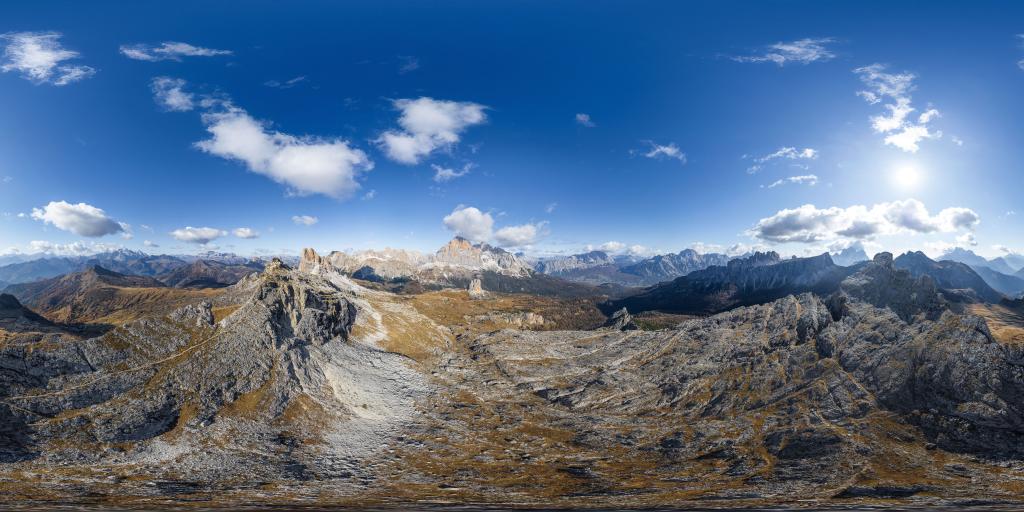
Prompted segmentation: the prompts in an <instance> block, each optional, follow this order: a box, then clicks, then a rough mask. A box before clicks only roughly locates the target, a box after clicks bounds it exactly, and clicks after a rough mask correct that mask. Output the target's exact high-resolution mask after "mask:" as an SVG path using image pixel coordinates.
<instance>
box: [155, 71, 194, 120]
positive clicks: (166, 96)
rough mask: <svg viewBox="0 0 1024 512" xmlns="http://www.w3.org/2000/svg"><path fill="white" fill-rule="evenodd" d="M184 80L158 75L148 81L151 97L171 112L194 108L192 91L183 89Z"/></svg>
mask: <svg viewBox="0 0 1024 512" xmlns="http://www.w3.org/2000/svg"><path fill="white" fill-rule="evenodd" d="M185 83H186V82H185V81H184V80H182V79H180V78H171V77H167V76H158V77H156V78H154V79H153V81H152V82H150V88H151V89H152V90H153V99H154V100H156V103H157V105H160V106H161V107H162V108H163V109H165V110H168V111H171V112H187V111H189V110H192V109H193V108H195V101H194V99H193V96H192V93H189V92H186V91H185Z"/></svg>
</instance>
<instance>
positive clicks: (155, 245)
mask: <svg viewBox="0 0 1024 512" xmlns="http://www.w3.org/2000/svg"><path fill="white" fill-rule="evenodd" d="M142 245H144V246H146V247H152V248H156V247H160V244H158V243H156V242H152V241H149V240H143V241H142Z"/></svg>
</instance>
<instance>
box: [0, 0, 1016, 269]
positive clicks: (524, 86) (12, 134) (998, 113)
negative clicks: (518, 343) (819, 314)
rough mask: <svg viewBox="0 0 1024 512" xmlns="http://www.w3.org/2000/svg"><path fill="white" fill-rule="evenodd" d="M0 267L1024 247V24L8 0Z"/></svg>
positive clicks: (855, 10)
mask: <svg viewBox="0 0 1024 512" xmlns="http://www.w3.org/2000/svg"><path fill="white" fill-rule="evenodd" d="M0 34H2V35H0V51H2V54H0V104H2V114H0V134H2V137H0V216H2V217H0V254H3V253H8V254H9V253H17V252H20V253H38V252H43V251H45V252H49V253H54V254H76V253H87V252H96V251H101V250H104V249H108V248H114V247H125V248H130V249H138V250H144V251H146V252H151V253H196V252H202V251H206V250H217V251H229V252H235V253H238V254H245V255H249V254H252V255H260V254H276V253H283V254H295V253H297V252H298V251H300V250H301V248H303V247H314V248H316V249H317V250H319V251H329V250H359V249H370V248H383V247H398V248H407V249H417V250H422V251H433V250H436V248H438V247H440V246H441V245H443V244H444V243H445V242H446V241H447V240H449V239H450V238H451V237H452V236H454V235H460V236H465V237H467V238H470V239H473V240H475V241H486V242H488V243H491V244H494V245H498V246H501V247H505V248H507V249H509V250H512V251H521V252H524V253H527V254H533V255H538V256H543V255H553V254H568V253H575V252H581V251H584V250H588V249H595V248H603V249H606V250H609V251H612V252H617V253H627V252H632V253H635V254H654V253H664V252H670V251H671V252H677V251H679V250H681V249H683V248H686V247H693V248H696V249H698V250H701V251H704V252H707V251H721V252H730V253H741V252H745V251H747V250H750V249H751V248H770V249H773V250H777V251H779V252H781V253H783V254H795V255H805V254H808V255H809V254H818V253H821V252H823V251H826V250H831V251H836V250H839V249H841V248H843V247H847V246H850V245H855V244H860V245H862V246H864V247H865V248H866V249H867V250H868V252H869V253H871V252H874V251H879V250H889V251H893V252H897V253H899V252H903V251H906V250H924V251H926V252H928V253H929V254H932V255H936V254H938V253H941V252H942V251H944V250H946V249H948V248H951V247H954V246H960V247H965V248H969V249H972V250H974V251H975V252H977V253H979V254H982V255H986V256H988V257H995V256H999V255H1001V254H1004V253H1006V252H1009V251H1014V252H1021V251H1024V229H1022V228H1024V220H1022V215H1024V201H1022V196H1021V191H1022V190H1024V173H1022V172H1021V169H1020V149H1019V148H1020V139H1021V135H1022V130H1024V127H1022V125H1021V124H1020V123H1019V120H1020V119H1021V118H1022V114H1024V97H1022V95H1021V94H1020V91H1021V88H1022V86H1024V36H1022V35H1021V34H1024V5H1021V4H1019V3H1011V2H971V3H970V4H964V3H960V2H958V3H953V2H928V3H927V4H924V3H920V2H819V1H814V2H799V1H787V2H770V1H763V2H644V1H639V2H603V1H597V2H568V1H567V2H558V3H552V2H539V1H538V2H468V1H467V2H456V1H451V2H443V3H437V2H412V1H409V2H391V1H372V2H355V1H353V2H327V1H323V2H311V1H310V2H288V3H282V2H259V1H257V2H246V3H245V4H244V7H243V4H239V3H235V2H190V1H178V2H175V3H174V8H173V9H171V8H168V6H167V5H166V4H156V3H148V2H133V3H128V2H123V3H114V2H102V3H89V4H83V3H81V2H48V1H36V2H19V3H14V2H5V3H3V4H0Z"/></svg>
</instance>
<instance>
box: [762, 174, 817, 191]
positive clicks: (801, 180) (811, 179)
mask: <svg viewBox="0 0 1024 512" xmlns="http://www.w3.org/2000/svg"><path fill="white" fill-rule="evenodd" d="M787 183H794V184H797V185H810V186H812V187H813V186H815V185H817V184H818V177H817V176H815V175H813V174H807V175H804V176H790V177H788V178H782V179H780V180H775V181H774V182H773V183H772V184H771V185H768V188H775V187H778V186H781V185H785V184H787Z"/></svg>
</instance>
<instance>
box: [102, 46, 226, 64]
mask: <svg viewBox="0 0 1024 512" xmlns="http://www.w3.org/2000/svg"><path fill="white" fill-rule="evenodd" d="M121 55H124V56H125V57H128V58H129V59H134V60H144V61H147V62H157V61H161V60H174V61H180V60H181V58H182V57H216V56H219V55H231V51H230V50H215V49H212V48H203V47H201V46H192V45H190V44H188V43H181V42H177V41H166V42H164V43H162V44H160V46H154V45H149V44H124V45H121Z"/></svg>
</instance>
